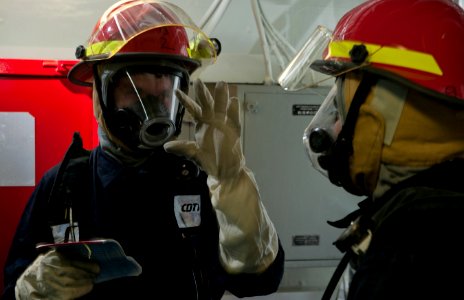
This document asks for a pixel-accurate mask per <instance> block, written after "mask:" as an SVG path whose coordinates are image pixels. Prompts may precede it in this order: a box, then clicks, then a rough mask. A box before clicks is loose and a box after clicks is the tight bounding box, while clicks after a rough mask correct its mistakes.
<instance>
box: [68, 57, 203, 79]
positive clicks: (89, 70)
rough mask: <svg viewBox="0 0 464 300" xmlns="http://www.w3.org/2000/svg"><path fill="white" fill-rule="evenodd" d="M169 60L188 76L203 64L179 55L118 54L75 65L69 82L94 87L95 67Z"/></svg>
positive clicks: (70, 73) (70, 72)
mask: <svg viewBox="0 0 464 300" xmlns="http://www.w3.org/2000/svg"><path fill="white" fill-rule="evenodd" d="M147 59H150V60H155V61H156V60H167V61H171V62H173V63H175V64H177V65H179V66H180V67H181V68H184V69H185V70H186V71H187V72H188V74H192V73H193V72H194V71H195V70H196V69H198V68H199V67H200V65H201V63H200V62H199V61H198V60H194V59H190V58H185V57H180V56H178V55H166V54H147V53H131V54H116V55H114V56H113V57H112V58H111V59H110V60H83V61H80V62H78V63H77V64H75V65H74V66H73V67H72V68H71V70H70V71H69V73H68V80H69V81H70V82H71V83H73V84H76V85H81V86H92V85H93V76H94V66H95V65H97V64H100V63H111V62H121V61H131V60H133V61H138V60H147Z"/></svg>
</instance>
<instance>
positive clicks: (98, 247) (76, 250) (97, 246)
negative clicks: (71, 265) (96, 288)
mask: <svg viewBox="0 0 464 300" xmlns="http://www.w3.org/2000/svg"><path fill="white" fill-rule="evenodd" d="M36 248H37V249H43V248H54V249H56V251H58V252H60V253H62V254H63V255H66V256H67V257H70V258H76V259H81V260H85V259H90V260H93V261H96V262H97V263H98V264H99V265H100V274H99V275H98V276H97V278H96V280H95V283H99V282H104V281H108V280H111V279H116V278H120V277H126V276H138V275H140V274H141V273H142V267H141V266H140V265H139V264H138V262H137V261H136V260H135V259H134V258H133V257H131V256H127V255H126V254H125V253H124V250H123V249H122V247H121V245H120V244H119V242H118V241H116V240H113V239H99V240H89V241H79V242H67V243H55V244H38V245H37V246H36Z"/></svg>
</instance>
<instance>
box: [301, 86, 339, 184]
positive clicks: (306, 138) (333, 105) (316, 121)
mask: <svg viewBox="0 0 464 300" xmlns="http://www.w3.org/2000/svg"><path fill="white" fill-rule="evenodd" d="M338 89H339V88H338V87H337V84H335V85H334V86H333V87H332V89H331V90H330V92H329V94H328V95H327V97H326V98H325V100H324V101H323V102H322V104H321V106H320V108H319V109H318V111H317V113H316V115H315V116H314V117H313V118H312V120H311V122H310V123H309V125H308V126H307V127H306V129H305V131H304V134H303V144H304V146H305V148H306V152H307V154H308V156H309V159H310V160H311V163H312V164H313V166H314V168H315V169H317V170H318V171H319V172H321V173H322V174H323V175H325V176H328V174H327V167H326V166H327V164H326V163H325V162H326V161H327V157H328V155H329V152H330V150H331V147H332V145H333V144H334V142H335V141H336V139H337V137H338V134H339V133H340V131H341V128H342V125H343V119H342V116H343V114H342V113H340V110H339V105H338V103H337V101H339V99H337V98H339V97H337V95H338V94H339V93H338Z"/></svg>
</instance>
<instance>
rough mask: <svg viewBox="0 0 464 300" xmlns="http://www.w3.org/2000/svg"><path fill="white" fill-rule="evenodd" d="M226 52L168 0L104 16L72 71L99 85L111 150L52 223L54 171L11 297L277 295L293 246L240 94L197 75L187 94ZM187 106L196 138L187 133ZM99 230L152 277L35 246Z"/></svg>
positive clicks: (18, 244) (11, 262) (131, 1)
mask: <svg viewBox="0 0 464 300" xmlns="http://www.w3.org/2000/svg"><path fill="white" fill-rule="evenodd" d="M218 46H219V44H218V42H217V41H215V40H214V39H209V38H208V37H207V36H206V35H205V34H204V33H202V32H201V30H200V29H199V28H198V27H196V26H195V25H194V24H193V22H192V20H191V19H190V18H189V17H188V16H187V15H186V14H185V12H183V11H182V10H181V9H180V8H179V7H177V6H175V5H173V4H170V3H167V2H161V1H155V0H146V1H142V0H140V1H137V0H127V1H121V2H118V3H116V4H115V5H113V6H112V7H110V8H109V9H108V10H107V11H106V12H105V13H104V15H103V16H102V17H101V19H100V20H99V22H98V23H97V25H96V26H95V28H94V31H93V33H92V35H91V36H90V38H89V41H88V44H87V46H85V47H83V46H80V47H78V49H77V51H76V56H77V57H78V58H80V59H81V61H80V62H79V63H78V64H76V65H75V66H74V67H73V69H72V70H71V71H70V73H69V75H68V78H69V79H70V81H71V82H73V83H77V84H82V85H90V86H93V92H94V93H93V100H94V113H95V117H96V119H97V120H98V125H99V128H98V129H99V131H98V135H99V142H100V144H99V146H98V147H96V148H95V149H93V150H92V151H91V153H90V158H89V167H88V169H89V170H88V171H87V172H88V178H89V180H90V182H91V183H90V184H88V187H89V188H88V190H87V189H86V188H84V187H85V185H83V186H82V187H81V188H80V190H82V191H79V192H81V193H82V195H88V196H87V197H80V199H77V200H76V201H75V203H73V204H72V207H67V208H66V220H64V221H63V222H61V223H57V222H55V223H51V222H50V212H49V211H47V209H48V208H49V207H48V200H49V196H50V193H51V189H52V187H53V183H54V180H55V178H56V177H57V172H58V168H59V165H58V166H56V167H54V168H52V169H51V170H50V171H49V172H47V173H46V174H45V175H44V176H43V178H42V180H41V182H40V183H39V185H38V186H37V188H36V189H35V191H34V193H33V195H32V196H31V198H30V200H29V202H28V204H27V207H26V209H25V211H24V214H23V216H22V219H21V220H20V224H19V226H18V229H17V232H16V235H15V237H14V241H13V244H12V246H11V250H10V253H9V257H8V259H7V262H6V266H5V291H4V295H3V299H15V297H16V299H75V298H81V299H137V298H145V297H148V298H149V299H161V298H163V297H168V298H169V299H183V300H187V299H192V300H193V299H208V300H218V299H221V297H222V295H223V294H224V292H225V291H226V290H227V291H229V292H231V293H232V294H234V295H236V296H238V297H245V296H256V295H265V294H270V293H273V292H275V291H276V290H277V288H278V286H279V284H280V281H281V278H282V274H283V264H284V252H283V250H282V247H281V244H280V241H279V238H278V236H277V233H276V230H275V227H274V225H273V223H272V221H271V220H270V218H269V216H268V214H267V212H266V209H265V207H264V206H263V203H262V202H261V199H260V193H259V190H258V187H257V185H256V182H255V179H254V175H253V173H252V171H251V170H250V169H248V168H247V166H246V163H245V159H244V156H243V152H242V147H241V141H240V133H241V124H240V120H239V108H240V107H239V102H238V100H237V99H236V98H230V97H229V91H228V86H227V84H226V83H224V82H219V83H217V84H216V87H215V89H214V93H213V95H211V94H210V92H209V90H208V89H207V88H206V86H205V85H204V84H203V83H202V82H201V81H200V80H195V81H194V85H193V88H194V93H193V94H194V99H191V98H190V97H189V96H188V94H187V92H188V88H189V81H190V79H189V78H190V75H191V74H192V73H193V71H195V70H196V69H197V68H199V67H200V66H202V67H204V66H207V65H208V64H209V63H211V62H214V60H215V59H216V55H217V50H218ZM184 108H185V109H187V111H188V112H189V113H190V114H191V116H192V118H193V120H194V121H195V123H196V124H195V125H196V127H195V140H194V141H185V140H180V139H176V137H177V136H178V135H179V133H180V128H181V123H182V117H183V114H184ZM70 113H72V112H70ZM81 177H82V176H80V177H78V178H81ZM84 177H85V176H84ZM71 208H72V209H71ZM63 216H65V213H63ZM59 217H62V216H61V215H60V216H59ZM69 217H72V218H73V219H72V221H70V220H69ZM94 238H111V239H115V240H117V241H118V242H119V243H120V244H121V245H122V247H123V249H124V251H125V253H126V254H127V255H128V256H131V257H133V258H134V259H135V260H136V261H137V262H138V263H139V264H140V265H141V267H142V273H141V274H140V275H139V276H131V277H122V278H117V279H113V280H109V281H105V282H101V283H97V284H94V280H95V278H97V276H98V274H99V272H100V271H101V269H100V266H99V265H98V264H97V263H95V262H93V261H92V260H73V259H72V258H70V257H66V256H65V255H63V254H62V253H60V252H58V251H57V250H53V249H52V250H49V251H46V252H45V253H39V252H38V250H37V249H35V246H36V244H38V243H44V242H49V243H52V242H60V241H64V240H68V241H69V240H70V239H75V240H77V239H79V240H81V241H82V240H89V239H94Z"/></svg>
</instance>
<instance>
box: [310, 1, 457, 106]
mask: <svg viewBox="0 0 464 300" xmlns="http://www.w3.org/2000/svg"><path fill="white" fill-rule="evenodd" d="M463 37H464V11H463V9H462V8H461V7H459V5H458V4H456V3H454V2H453V1H450V0H369V1H366V2H365V3H363V4H361V5H359V6H357V7H355V8H354V9H352V10H350V11H349V12H347V13H346V14H345V15H344V16H343V17H342V18H341V19H340V21H339V22H338V23H337V26H336V28H335V30H334V32H333V39H332V41H331V44H332V45H335V44H337V43H338V44H344V45H345V46H346V45H350V43H351V45H360V44H361V45H366V46H367V52H368V53H367V57H366V58H365V62H366V63H367V68H366V69H372V70H374V71H380V72H381V73H382V74H383V75H387V76H388V75H391V76H392V77H393V78H396V79H398V80H402V79H406V81H407V83H411V84H413V85H416V88H419V89H421V88H425V89H426V90H428V91H434V92H437V93H439V94H442V95H444V96H446V97H449V98H454V100H464V56H463V55H462V49H463V48H464V38H463ZM352 49H353V48H351V47H349V48H348V49H346V51H331V50H333V49H331V46H330V45H329V49H328V52H327V53H326V54H327V55H326V56H325V58H324V60H325V63H326V64H329V63H330V62H332V63H334V62H352V61H355V59H354V58H353V55H352V54H351V55H350V54H349V51H351V50H352ZM341 52H346V53H344V54H341ZM322 64H323V62H322ZM319 71H320V70H319ZM333 75H337V74H333ZM398 76H399V77H398ZM456 98H457V99H456Z"/></svg>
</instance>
